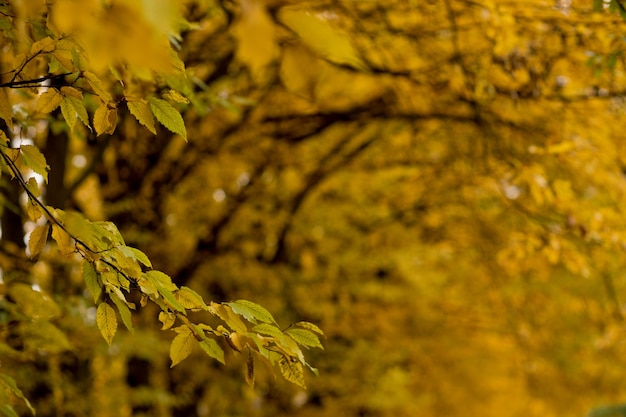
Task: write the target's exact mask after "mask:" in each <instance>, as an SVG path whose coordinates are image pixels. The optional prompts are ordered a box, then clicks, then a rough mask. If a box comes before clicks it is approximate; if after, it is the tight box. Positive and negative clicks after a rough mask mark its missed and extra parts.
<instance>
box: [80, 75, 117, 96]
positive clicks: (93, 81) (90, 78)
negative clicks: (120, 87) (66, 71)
mask: <svg viewBox="0 0 626 417" xmlns="http://www.w3.org/2000/svg"><path fill="white" fill-rule="evenodd" d="M83 77H85V79H86V80H87V82H88V83H89V85H90V86H91V88H92V89H93V91H94V92H95V93H96V94H97V95H99V96H100V98H101V99H102V100H103V101H104V102H105V103H108V102H109V101H112V100H113V98H112V97H111V94H110V93H109V92H108V91H107V90H106V89H105V88H104V84H103V83H102V81H101V80H100V78H98V76H97V75H96V74H94V73H93V72H89V71H85V72H83Z"/></svg>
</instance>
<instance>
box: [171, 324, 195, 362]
mask: <svg viewBox="0 0 626 417" xmlns="http://www.w3.org/2000/svg"><path fill="white" fill-rule="evenodd" d="M178 329H180V333H178V334H177V335H176V337H175V338H174V340H172V345H171V346H170V359H171V360H172V365H171V367H174V366H176V365H178V364H179V363H180V362H182V361H183V360H185V359H186V358H187V357H188V356H189V355H190V354H191V351H192V350H193V346H194V345H195V344H196V343H197V340H196V337H195V336H194V335H193V333H192V332H191V329H189V328H188V327H186V326H184V327H179V328H178Z"/></svg>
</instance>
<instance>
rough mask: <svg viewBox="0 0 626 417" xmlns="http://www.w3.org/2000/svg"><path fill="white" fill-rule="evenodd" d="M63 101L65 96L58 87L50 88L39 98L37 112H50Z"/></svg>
mask: <svg viewBox="0 0 626 417" xmlns="http://www.w3.org/2000/svg"><path fill="white" fill-rule="evenodd" d="M61 101H63V96H62V95H61V94H60V93H59V92H58V91H57V90H56V89H54V88H48V90H47V91H46V92H44V93H43V94H41V95H40V96H39V99H38V100H37V112H39V113H50V112H51V111H52V110H54V109H56V108H57V107H59V105H60V104H61Z"/></svg>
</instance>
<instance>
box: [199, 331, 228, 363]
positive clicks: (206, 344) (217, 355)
mask: <svg viewBox="0 0 626 417" xmlns="http://www.w3.org/2000/svg"><path fill="white" fill-rule="evenodd" d="M200 347H201V348H202V350H204V351H205V352H206V354H207V355H209V356H210V357H212V358H213V359H217V360H218V361H219V362H220V363H222V364H224V363H226V362H225V361H224V351H223V350H222V348H221V347H220V345H219V344H218V343H217V342H216V341H215V340H214V339H210V338H208V337H207V338H206V339H204V340H202V341H200Z"/></svg>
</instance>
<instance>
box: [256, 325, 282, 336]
mask: <svg viewBox="0 0 626 417" xmlns="http://www.w3.org/2000/svg"><path fill="white" fill-rule="evenodd" d="M252 330H253V331H255V332H257V333H261V334H265V335H268V336H272V337H282V336H283V332H282V331H280V329H279V328H278V327H276V326H274V325H271V324H267V323H261V324H257V325H256V326H254V327H253V328H252Z"/></svg>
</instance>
